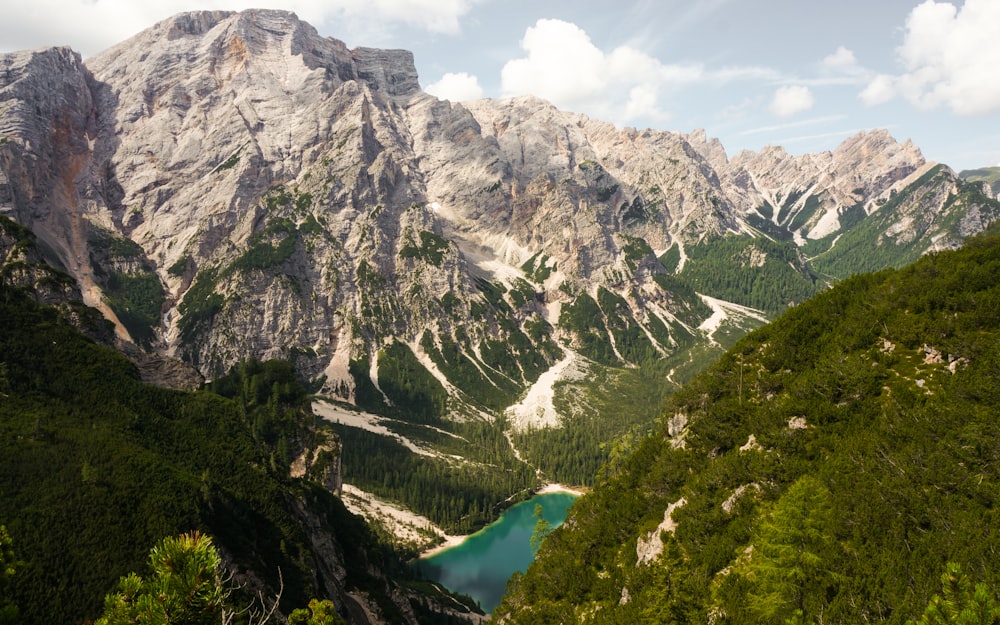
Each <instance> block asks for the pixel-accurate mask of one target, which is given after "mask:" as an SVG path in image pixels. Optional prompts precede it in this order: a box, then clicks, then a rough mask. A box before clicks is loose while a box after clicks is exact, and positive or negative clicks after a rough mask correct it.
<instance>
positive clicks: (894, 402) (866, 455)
mask: <svg viewBox="0 0 1000 625" xmlns="http://www.w3.org/2000/svg"><path fill="white" fill-rule="evenodd" d="M998 275H1000V232H998V229H997V228H993V229H992V231H991V232H989V233H987V234H985V235H982V236H979V237H977V238H973V239H970V240H968V241H967V243H966V245H965V246H964V247H963V248H961V249H959V250H956V251H949V252H940V253H935V254H931V255H928V256H925V257H924V258H922V259H920V260H919V261H918V262H916V263H915V264H913V265H912V266H910V267H907V268H904V269H901V270H885V271H882V272H879V273H876V274H867V275H861V276H856V277H853V278H849V279H847V280H845V281H843V282H841V283H840V284H838V285H837V286H835V287H834V288H832V289H829V290H827V291H824V292H822V293H820V294H818V295H817V296H816V297H814V298H813V299H811V300H809V301H807V302H805V303H803V304H801V305H799V306H796V307H794V308H792V309H790V310H789V311H788V312H786V313H785V314H784V315H782V316H781V317H780V318H779V319H778V320H777V321H775V322H773V323H772V324H770V325H767V326H765V327H763V328H761V329H759V330H757V331H755V332H753V333H751V334H749V335H747V336H746V337H745V338H743V339H742V340H741V341H739V342H738V343H737V344H736V346H735V347H733V348H732V349H731V350H730V351H728V352H727V353H726V354H725V355H724V356H723V358H722V359H721V360H720V361H719V362H718V363H716V364H715V365H713V366H712V367H710V368H709V369H708V370H707V371H705V372H704V373H702V374H701V375H699V376H697V377H696V378H695V379H694V380H693V381H692V382H691V383H689V384H687V385H685V386H684V387H683V388H682V389H681V390H679V391H678V392H677V393H675V394H674V395H672V396H671V398H670V399H669V401H668V403H667V405H666V407H665V408H664V410H663V411H662V415H663V416H662V419H661V424H660V426H659V429H658V430H657V431H656V432H655V433H654V434H653V435H652V436H649V437H646V438H641V439H638V440H639V442H636V443H635V444H633V445H632V446H631V450H630V451H629V452H628V453H627V454H625V455H624V459H623V460H622V461H620V462H615V463H611V464H609V465H607V467H606V468H605V470H604V471H603V472H602V474H601V482H600V483H599V485H598V486H597V488H596V489H595V490H594V491H593V492H592V493H591V494H588V495H586V496H585V497H583V498H581V499H580V500H579V501H578V502H577V504H576V505H575V506H574V507H573V509H572V510H571V512H570V518H569V519H568V521H567V523H566V524H565V525H563V526H562V527H561V528H559V529H557V530H556V531H554V532H553V533H552V534H551V535H550V536H549V538H548V539H547V540H546V541H545V543H544V544H543V545H542V547H541V550H540V552H539V556H538V559H537V560H536V561H535V563H534V564H533V565H532V567H531V568H530V569H529V570H528V572H527V573H526V574H525V575H524V576H522V577H518V578H515V579H514V580H512V582H511V583H510V585H509V587H508V594H507V596H506V598H505V599H504V602H503V603H502V604H501V606H499V608H498V609H497V610H496V611H495V612H494V618H499V619H502V620H503V621H504V622H506V623H515V624H520V623H539V624H540V623H558V622H564V623H616V624H617V623H675V622H698V623H704V622H715V623H719V624H722V623H740V624H743V623H863V622H879V623H899V624H903V623H907V622H910V621H913V622H921V623H932V622H936V623H950V622H968V623H995V622H996V618H997V616H996V615H997V611H996V607H995V606H996V605H997V596H996V595H997V589H998V588H1000V567H998V566H997V562H998V560H997V553H996V548H997V545H1000V518H998V513H997V510H998V507H997V503H998V493H1000V412H998V406H1000V386H998V385H997V383H996V380H997V379H1000V281H998V280H997V276H998ZM678 419H681V420H682V421H683V422H684V423H686V427H684V428H680V429H679V428H677V420H678ZM623 443H627V441H624V442H623ZM668 510H672V512H671V513H669V515H668V516H669V520H670V521H671V523H670V524H665V525H661V524H663V523H664V517H665V511H668ZM661 527H668V529H665V530H663V529H660V528H661ZM654 536H655V538H656V539H659V540H660V541H662V547H661V548H659V549H653V550H652V555H647V556H646V557H644V558H643V559H642V561H640V559H639V555H638V553H639V551H640V549H638V548H639V547H641V546H642V545H648V544H650V543H651V542H655V541H653V537H654ZM647 551H648V548H647ZM959 571H960V573H959ZM935 597H936V598H935ZM949 602H950V603H949ZM962 602H964V603H962ZM935 606H936V607H935ZM956 606H958V607H957V608H956ZM966 607H967V608H968V609H969V610H970V612H969V614H967V615H966V616H965V617H963V618H961V619H960V618H959V617H958V614H959V613H961V611H962V610H963V609H965V608H966ZM948 614H951V619H952V620H949V619H948V618H946V617H947V615H948ZM942 615H944V616H942ZM970 615H971V616H970ZM977 615H980V616H982V619H979V616H977ZM963 619H964V620H963ZM977 619H979V620H977Z"/></svg>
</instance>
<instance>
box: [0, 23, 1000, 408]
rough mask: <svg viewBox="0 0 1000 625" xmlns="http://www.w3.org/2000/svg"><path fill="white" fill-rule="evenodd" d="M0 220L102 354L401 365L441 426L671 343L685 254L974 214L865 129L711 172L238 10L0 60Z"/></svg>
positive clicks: (566, 117)
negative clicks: (434, 404) (827, 146)
mask: <svg viewBox="0 0 1000 625" xmlns="http://www.w3.org/2000/svg"><path fill="white" fill-rule="evenodd" d="M928 184H930V185H931V187H926V185H928ZM914 185H923V186H921V187H920V188H921V189H924V188H925V187H926V188H928V189H931V188H932V189H933V192H920V193H917V192H915V191H913V189H914ZM956 198H964V199H956ZM0 212H2V213H3V214H6V215H9V216H10V217H12V218H13V219H15V220H16V221H18V222H20V223H21V224H23V225H25V226H27V227H28V228H31V229H32V230H33V231H34V232H36V233H37V235H38V237H39V238H40V239H41V241H42V242H43V243H44V247H45V249H46V250H47V251H48V254H49V256H50V257H51V259H50V260H54V261H57V262H58V263H59V264H60V265H61V266H63V267H65V268H66V270H67V271H68V272H69V273H70V274H72V275H73V276H74V277H75V278H76V279H77V280H78V281H79V283H80V285H81V290H82V296H83V298H84V300H85V301H86V302H87V303H88V304H90V305H93V306H97V307H98V308H99V309H100V310H101V311H102V312H103V313H104V314H105V316H106V317H107V318H108V319H110V320H111V321H112V322H113V323H114V324H115V325H116V328H117V332H118V334H119V336H120V337H122V338H126V339H129V340H131V341H133V342H136V343H138V344H139V345H141V346H143V347H144V348H145V349H146V350H147V351H151V352H155V353H159V354H163V355H166V356H171V357H177V358H180V359H182V360H184V361H186V362H188V363H190V364H191V365H193V366H194V367H196V368H197V369H198V370H199V371H200V372H201V373H202V374H203V375H205V376H207V377H212V376H215V375H218V374H220V373H223V372H225V371H226V370H228V368H229V367H231V366H232V365H233V364H235V363H237V362H239V361H240V360H242V359H245V358H248V357H258V358H271V357H282V358H288V359H291V360H293V361H294V362H295V364H296V366H297V368H298V370H299V371H300V372H301V373H302V375H303V376H304V377H307V378H310V379H322V380H323V386H324V389H325V391H326V392H327V393H328V394H331V395H334V396H337V397H339V398H341V399H343V400H345V401H349V402H356V403H358V402H369V403H372V402H374V403H379V402H381V403H382V404H384V405H386V406H392V405H393V404H398V403H400V401H402V400H405V399H406V397H407V395H406V392H407V391H406V388H404V387H406V384H403V383H402V382H401V380H402V378H401V377H400V375H401V374H400V373H399V372H400V371H401V370H404V369H406V367H410V366H411V365H412V366H415V367H421V368H423V369H425V370H426V371H427V372H429V375H430V376H431V377H432V378H433V379H435V380H436V381H437V383H439V384H440V385H441V386H442V388H444V389H445V390H446V391H447V392H448V394H449V397H451V398H452V400H453V401H452V403H451V404H449V406H448V407H447V409H446V410H447V411H448V412H449V413H455V412H456V411H457V412H459V413H461V412H462V411H463V410H465V411H466V412H467V413H468V414H481V412H482V411H483V410H486V411H494V412H495V411H499V410H500V409H502V408H503V407H504V406H506V405H510V404H512V403H515V401H516V398H517V396H518V395H519V394H520V393H521V392H522V391H523V390H524V389H525V388H526V387H527V386H529V385H530V384H531V383H532V382H534V381H535V380H536V379H537V378H538V376H539V375H540V374H541V373H542V372H544V371H545V370H546V369H547V368H548V367H550V366H551V365H553V364H554V363H556V362H558V361H559V360H560V359H561V358H562V356H563V354H564V350H566V349H574V350H580V351H581V353H583V354H584V355H586V356H588V357H590V358H592V359H595V360H598V361H601V360H602V359H603V360H604V361H606V362H608V363H611V364H613V363H616V362H617V363H619V364H626V363H630V362H631V363H634V362H638V361H639V360H641V358H643V357H649V356H655V355H665V354H668V353H671V352H672V351H674V350H676V349H677V346H678V345H679V344H680V341H679V340H678V336H679V335H680V333H686V334H688V335H689V334H690V333H691V332H692V331H693V330H692V329H693V328H696V327H697V326H698V324H699V323H700V322H701V321H703V320H704V318H705V317H707V316H708V314H710V311H706V310H705V309H704V306H703V305H702V304H701V302H700V300H698V298H697V297H695V296H694V291H693V290H685V289H683V288H680V287H678V286H677V284H678V282H677V280H678V279H679V280H683V278H684V277H685V271H686V266H687V264H696V263H697V260H689V258H688V257H689V256H690V254H689V252H690V251H691V250H692V249H696V248H697V249H701V248H702V247H704V246H706V245H710V244H712V242H713V241H719V240H722V239H723V238H724V237H727V236H735V237H744V238H746V239H747V240H751V239H758V240H763V239H768V240H773V241H783V242H786V243H787V244H788V245H790V246H792V247H793V248H795V246H798V247H800V248H802V249H803V250H808V251H809V252H810V254H813V253H819V252H832V251H834V250H837V249H838V248H839V247H840V246H841V245H842V243H838V239H839V237H841V236H844V237H845V240H849V237H848V236H847V235H848V234H849V233H850V232H854V231H859V229H858V225H859V224H861V223H875V222H874V221H871V220H872V218H873V217H876V216H879V217H880V218H881V219H883V221H884V223H883V224H882V225H881V226H879V228H878V229H877V231H876V230H873V232H874V234H872V233H871V232H869V230H871V229H868V230H865V233H864V234H863V235H862V234H859V235H857V236H858V237H861V238H859V239H858V241H859V242H858V243H857V245H862V244H863V243H864V244H871V245H883V244H884V245H885V246H890V245H892V246H896V247H899V246H900V245H902V244H903V243H904V242H905V245H906V249H908V250H911V251H912V253H913V254H916V255H919V254H920V253H922V252H924V251H926V250H928V249H932V248H935V246H937V247H940V246H942V245H953V244H956V243H957V242H958V241H960V240H961V239H962V238H963V237H965V236H968V235H969V234H972V233H974V232H977V231H979V230H981V229H982V228H983V227H985V225H986V224H988V223H989V222H990V221H992V220H993V219H994V218H995V216H996V214H997V205H996V203H995V202H994V201H992V200H989V199H988V198H985V196H982V195H981V194H979V195H976V194H975V193H973V192H972V191H970V189H969V188H967V187H964V186H963V183H961V181H959V180H958V179H957V177H956V176H955V175H954V173H953V172H951V171H950V170H948V169H947V168H944V167H941V166H938V167H934V166H933V165H932V164H927V163H925V162H924V159H923V158H922V156H921V154H920V152H919V150H918V149H917V148H916V147H914V146H913V145H912V144H910V143H908V142H907V143H904V144H899V143H897V142H896V141H895V140H894V139H893V138H892V137H890V136H889V134H888V133H887V132H885V131H872V132H868V133H861V134H859V135H857V136H855V137H852V138H851V139H849V140H848V141H846V142H845V143H844V144H842V145H841V146H840V147H838V148H837V149H836V150H834V151H833V152H828V153H823V154H813V155H806V156H801V157H794V156H791V155H789V154H788V153H786V152H784V151H783V150H781V149H780V148H769V149H766V150H764V151H762V152H761V153H748V152H744V153H740V154H738V155H736V156H734V157H733V158H731V159H730V158H728V157H727V155H726V152H725V150H724V149H723V147H722V145H721V144H720V143H719V142H718V141H717V140H710V139H708V138H707V137H706V135H705V133H704V132H702V131H696V132H694V133H692V134H690V135H684V134H681V133H676V132H659V131H651V130H643V131H637V130H634V129H616V128H615V127H614V126H612V125H610V124H607V123H604V122H600V121H596V120H591V119H589V118H587V117H585V116H581V115H574V114H569V113H565V112H562V111H559V110H558V109H556V108H554V107H553V106H551V105H550V104H548V103H547V102H544V101H542V100H539V99H537V98H532V97H523V98H515V99H511V100H502V101H491V100H481V101H476V102H468V103H464V104H457V103H449V102H446V101H440V100H437V99H435V98H433V97H431V96H429V95H427V94H425V93H423V92H422V91H421V90H420V86H419V83H418V78H417V74H416V70H415V68H414V65H413V58H412V55H411V54H410V53H409V52H406V51H401V50H375V49H369V48H359V49H355V50H349V49H348V48H347V47H346V46H345V45H344V44H343V43H342V42H340V41H337V40H335V39H331V38H323V37H320V36H319V35H318V34H317V33H316V31H315V29H313V28H312V27H311V26H309V25H308V24H305V23H303V22H301V21H299V20H298V19H297V18H296V17H295V16H294V15H293V14H291V13H286V12H280V11H257V10H254V11H245V12H241V13H228V12H199V13H186V14H182V15H178V16H176V17H174V18H172V19H169V20H166V21H164V22H161V23H159V24H157V25H155V26H153V27H152V28H150V29H149V30H147V31H144V32H142V33H140V34H139V35H136V36H135V37H133V38H132V39H129V40H128V41H125V42H123V43H121V44H119V45H117V46H115V47H114V48H111V49H109V50H107V51H105V52H103V53H101V54H99V55H97V56H95V57H94V58H92V59H88V61H87V62H86V65H84V64H83V63H82V62H81V60H80V58H79V56H78V55H76V54H75V53H73V52H72V51H69V50H66V49H52V50H39V51H32V52H22V53H16V54H11V55H4V56H0ZM865 237H867V238H865ZM885 249H889V247H886V248H885ZM892 249H895V248H892ZM668 252H669V253H670V254H675V255H677V257H678V258H679V261H678V262H676V263H674V264H671V263H669V262H662V261H661V260H660V259H658V257H660V256H663V255H664V254H665V253H668ZM796 253H797V252H796V251H794V250H793V252H792V254H793V255H794V254H796ZM755 254H756V255H755ZM762 254H764V252H759V253H757V252H755V253H753V254H749V256H747V259H748V260H747V262H748V263H749V264H751V265H754V264H755V263H758V264H760V265H762V264H763V262H764V258H763V256H761V255H762ZM834 256H835V255H834ZM896 260H897V259H896V257H894V256H893V257H892V258H891V261H892V262H895V261H896ZM797 262H799V264H802V265H803V266H804V263H805V255H804V254H800V258H799V259H798V261H797ZM885 262H886V264H890V261H885ZM835 269H836V268H827V270H828V271H829V273H830V275H835V276H836V275H838V274H837V273H836V270H835ZM803 271H806V270H803ZM806 273H808V272H806ZM666 278H670V279H671V280H674V281H673V282H671V281H670V280H668V279H666ZM395 345H399V346H404V347H405V348H406V351H405V353H404V356H403V357H402V360H401V359H400V357H399V356H398V354H399V353H400V352H399V351H398V350H395V351H394V348H393V346H395ZM393 354H396V356H392V355H393ZM387 359H394V360H393V361H392V362H390V361H389V360H387ZM407 370H408V369H407ZM403 377H405V376H403ZM407 388H408V387H407ZM462 407H464V408H462Z"/></svg>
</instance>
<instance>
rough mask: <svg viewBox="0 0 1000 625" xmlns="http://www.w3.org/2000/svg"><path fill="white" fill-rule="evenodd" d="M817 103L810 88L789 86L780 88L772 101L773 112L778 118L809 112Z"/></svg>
mask: <svg viewBox="0 0 1000 625" xmlns="http://www.w3.org/2000/svg"><path fill="white" fill-rule="evenodd" d="M815 103H816V100H815V98H813V94H812V91H810V90H809V87H803V86H802V85H788V86H784V87H778V89H777V91H775V92H774V97H773V98H772V100H771V107H770V109H771V112H772V113H773V114H775V115H777V116H778V117H791V116H792V115H796V114H798V113H802V112H804V111H808V110H809V109H811V108H812V107H813V104H815Z"/></svg>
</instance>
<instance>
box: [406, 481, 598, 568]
mask: <svg viewBox="0 0 1000 625" xmlns="http://www.w3.org/2000/svg"><path fill="white" fill-rule="evenodd" d="M554 493H564V494H567V495H573V496H575V497H582V496H583V495H584V494H585V493H584V492H583V491H580V490H576V489H573V488H570V487H568V486H564V485H562V484H556V483H554V482H550V483H548V484H545V485H544V486H542V487H541V488H540V489H538V491H537V492H535V495H552V494H554ZM484 529H485V528H484ZM480 531H482V530H480ZM442 533H443V532H442ZM477 533H478V532H477ZM443 535H444V542H443V543H441V544H440V545H435V546H434V547H430V548H428V549H425V550H423V551H421V552H420V557H421V558H430V557H431V556H435V555H437V554H439V553H441V552H442V551H447V550H448V549H451V548H452V547H457V546H459V545H461V544H462V543H463V542H465V540H466V539H467V538H469V537H470V536H475V534H465V535H460V536H455V535H452V534H443Z"/></svg>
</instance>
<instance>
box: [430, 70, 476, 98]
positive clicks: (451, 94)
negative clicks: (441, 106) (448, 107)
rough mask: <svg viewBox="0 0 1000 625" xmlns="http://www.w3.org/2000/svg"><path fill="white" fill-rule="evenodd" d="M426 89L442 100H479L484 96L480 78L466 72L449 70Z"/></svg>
mask: <svg viewBox="0 0 1000 625" xmlns="http://www.w3.org/2000/svg"><path fill="white" fill-rule="evenodd" d="M424 91H426V92H427V93H429V94H431V95H432V96H435V97H437V98H440V99H442V100H450V101H452V102H464V101H465V100H478V99H479V98H481V97H483V88H482V87H480V86H479V79H478V78H476V77H475V76H472V75H470V74H467V73H465V72H459V73H457V74H454V73H451V72H449V73H447V74H445V75H444V76H442V77H441V79H440V80H438V81H437V82H434V83H431V84H429V85H427V87H426V88H425V89H424Z"/></svg>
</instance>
